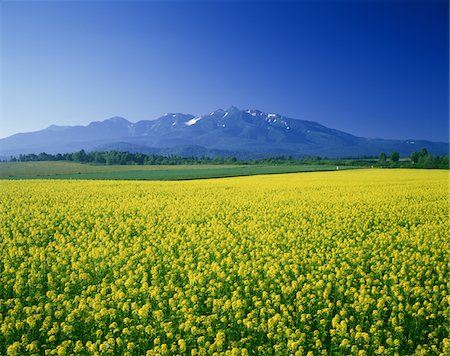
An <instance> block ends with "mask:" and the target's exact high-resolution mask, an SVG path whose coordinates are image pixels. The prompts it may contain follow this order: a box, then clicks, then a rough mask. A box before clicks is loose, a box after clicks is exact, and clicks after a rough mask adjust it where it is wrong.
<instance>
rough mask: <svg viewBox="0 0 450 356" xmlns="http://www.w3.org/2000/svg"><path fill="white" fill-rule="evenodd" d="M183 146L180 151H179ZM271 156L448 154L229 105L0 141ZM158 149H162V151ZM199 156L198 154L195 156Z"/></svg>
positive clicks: (41, 147)
mask: <svg viewBox="0 0 450 356" xmlns="http://www.w3.org/2000/svg"><path fill="white" fill-rule="evenodd" d="M181 147H183V148H184V149H182V150H181V151H180V148H181ZM186 147H196V149H195V150H194V151H195V153H194V154H193V155H198V154H202V155H208V154H209V151H208V150H212V151H214V152H215V155H217V154H220V155H227V154H230V155H236V156H240V157H264V156H274V155H292V156H310V155H314V156H327V157H344V156H345V157H360V156H369V155H378V154H379V153H380V152H381V151H384V152H391V151H393V150H396V151H398V152H400V154H401V155H409V154H410V153H411V152H413V151H418V150H420V149H421V148H422V147H426V148H427V149H428V151H430V152H431V153H433V154H448V144H446V143H439V142H430V141H422V140H419V141H418V140H384V139H367V138H362V137H357V136H353V135H351V134H348V133H345V132H342V131H339V130H334V129H330V128H327V127H325V126H323V125H320V124H319V123H317V122H313V121H306V120H297V119H293V118H288V117H285V116H283V115H280V114H277V113H265V112H262V111H259V110H239V109H237V108H236V107H230V108H228V109H226V110H223V109H218V110H216V111H213V112H211V113H209V114H205V115H200V116H194V115H187V114H181V113H168V114H165V115H164V116H162V117H160V118H158V119H156V120H142V121H138V122H136V123H132V122H130V121H128V120H126V119H124V118H121V117H113V118H111V119H108V120H104V121H94V122H91V123H90V124H89V125H87V126H56V125H52V126H50V127H48V128H46V129H44V130H40V131H36V132H29V133H20V134H16V135H12V136H9V137H6V138H4V139H1V140H0V155H2V156H11V155H18V154H20V153H40V152H47V153H64V152H73V151H76V150H80V149H82V148H83V149H85V150H94V149H95V150H111V149H117V150H128V151H143V152H165V153H166V154H170V153H171V152H172V151H173V152H183V154H186V155H189V154H190V153H191V151H192V150H189V149H186ZM161 150H162V151H161ZM199 152H200V153H199Z"/></svg>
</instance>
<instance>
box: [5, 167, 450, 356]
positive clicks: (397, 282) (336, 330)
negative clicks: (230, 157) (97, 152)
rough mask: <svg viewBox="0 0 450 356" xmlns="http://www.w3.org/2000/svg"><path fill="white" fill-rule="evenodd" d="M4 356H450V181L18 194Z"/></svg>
mask: <svg viewBox="0 0 450 356" xmlns="http://www.w3.org/2000/svg"><path fill="white" fill-rule="evenodd" d="M0 185H1V188H2V189H1V190H0V239H1V246H2V248H1V250H0V354H1V355H4V354H5V355H20V354H24V353H26V354H58V355H65V354H71V353H74V354H95V353H101V354H129V355H134V354H137V355H145V354H147V355H156V354H167V355H169V354H190V355H208V354H213V353H217V354H228V355H253V354H276V355H289V354H294V355H350V354H351V355H374V354H375V355H413V354H418V355H448V354H449V352H450V341H449V336H448V335H449V331H450V330H449V324H448V308H449V300H450V299H449V292H448V283H449V275H448V257H449V253H448V251H449V249H448V247H449V246H448V234H449V226H448V171H440V170H432V171H428V170H399V169H392V170H379V169H367V170H350V171H339V172H336V171H334V172H311V173H299V174H285V175H283V174H278V175H261V176H252V177H235V178H224V179H209V180H191V181H167V182H161V181H148V182H142V181H119V180H117V181H110V180H104V181H95V180H17V181H14V180H2V181H1V182H0Z"/></svg>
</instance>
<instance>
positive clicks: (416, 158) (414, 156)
mask: <svg viewBox="0 0 450 356" xmlns="http://www.w3.org/2000/svg"><path fill="white" fill-rule="evenodd" d="M410 158H411V161H412V162H413V163H417V162H419V154H418V153H417V152H413V153H411V156H410Z"/></svg>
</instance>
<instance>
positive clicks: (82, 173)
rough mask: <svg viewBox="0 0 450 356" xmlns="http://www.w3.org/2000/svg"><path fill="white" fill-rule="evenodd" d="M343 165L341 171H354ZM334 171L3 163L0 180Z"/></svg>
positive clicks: (307, 166) (307, 167)
mask: <svg viewBox="0 0 450 356" xmlns="http://www.w3.org/2000/svg"><path fill="white" fill-rule="evenodd" d="M353 168H357V167H352V166H346V167H340V169H341V170H342V169H353ZM330 170H336V165H332V164H317V165H311V164H302V165H267V164H265V165H213V164H210V165H207V164H193V165H154V166H153V165H149V166H146V165H142V166H138V165H93V164H81V163H75V162H9V163H7V162H2V163H0V179H83V180H91V179H95V180H97V179H100V180H189V179H204V178H221V177H236V176H249V175H257V174H277V173H295V172H313V171H330Z"/></svg>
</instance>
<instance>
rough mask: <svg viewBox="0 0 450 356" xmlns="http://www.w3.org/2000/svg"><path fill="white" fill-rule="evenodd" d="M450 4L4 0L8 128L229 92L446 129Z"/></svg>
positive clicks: (296, 109)
mask: <svg viewBox="0 0 450 356" xmlns="http://www.w3.org/2000/svg"><path fill="white" fill-rule="evenodd" d="M448 6H449V5H448V2H447V1H446V0H424V1H405V0H401V1H378V0H373V1H365V0H362V1H356V0H354V1H316V2H314V1H297V2H296V1H289V2H284V1H281V2H280V1H277V2H275V1H274V2H270V1H266V2H258V1H247V2H239V1H229V2H218V1H210V2H206V1H196V2H193V1H178V2H177V1H170V2H155V1H136V2H120V1H111V2H108V1H92V2H91V1H74V2H66V1H62V2H56V1H47V2H40V1H4V2H2V3H1V23H2V28H1V33H2V38H1V40H2V41H1V50H2V51H1V60H2V63H1V69H2V78H1V79H2V80H1V82H2V87H1V99H2V103H1V109H2V111H1V125H0V137H4V136H8V135H10V134H13V133H17V132H25V131H33V130H38V129H42V128H45V127H47V126H49V125H51V124H59V125H74V124H87V123H89V122H90V121H95V120H103V119H107V118H109V117H112V116H123V117H125V118H127V119H128V120H130V121H133V122H134V121H138V120H143V119H155V118H157V117H159V116H161V115H163V114H164V113H166V112H183V113H191V114H203V113H207V112H210V111H212V110H215V109H218V108H226V107H229V106H231V105H234V106H237V107H239V108H241V109H247V108H256V109H260V110H263V111H266V112H277V113H280V114H284V115H286V116H289V117H293V118H299V119H307V120H313V121H317V122H320V123H321V124H323V125H326V126H329V127H332V128H336V129H340V130H344V131H347V132H350V133H353V134H356V135H360V136H365V137H383V138H416V139H417V138H423V139H429V140H440V141H448V130H449V129H448V114H449V103H448V101H449V99H448V95H449V90H448V80H449V70H448V60H449V55H448V41H449V37H448V16H449V15H448V14H449V12H448Z"/></svg>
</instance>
